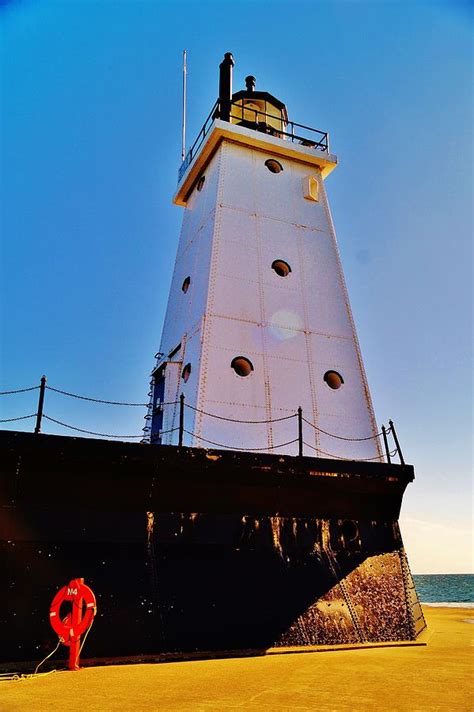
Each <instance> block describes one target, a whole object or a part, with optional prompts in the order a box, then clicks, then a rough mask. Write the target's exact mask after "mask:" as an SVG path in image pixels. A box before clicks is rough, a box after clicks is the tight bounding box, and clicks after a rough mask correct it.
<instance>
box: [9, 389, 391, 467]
mask: <svg viewBox="0 0 474 712" xmlns="http://www.w3.org/2000/svg"><path fill="white" fill-rule="evenodd" d="M47 390H49V391H51V392H53V393H56V394H59V395H62V396H66V397H68V398H76V399H80V400H83V401H89V402H92V403H99V404H103V405H109V406H126V407H140V408H148V407H149V404H146V403H135V402H129V401H117V400H106V399H103V398H94V397H92V396H83V395H79V394H77V393H72V392H70V391H66V390H63V389H60V388H54V387H53V386H49V385H47V381H46V376H42V378H41V380H40V383H39V385H37V386H31V387H29V388H18V389H16V390H8V391H0V396H12V395H18V394H23V393H27V392H30V391H39V394H38V395H39V397H38V405H37V410H36V412H34V413H30V414H27V415H20V416H16V417H9V418H2V419H0V423H13V422H16V421H22V420H27V419H29V418H36V424H35V428H34V432H35V434H37V435H40V434H41V428H42V423H43V419H44V420H47V421H49V422H51V423H55V424H56V425H59V426H61V427H63V428H67V429H68V430H73V431H75V432H78V433H83V434H87V435H93V436H94V437H99V438H112V439H117V440H129V439H138V440H140V441H141V442H142V443H144V444H152V445H153V444H159V443H161V438H162V436H163V435H168V434H171V433H176V432H177V433H178V436H177V440H178V444H177V446H178V447H182V446H183V444H184V435H185V434H186V435H189V436H190V437H192V438H194V439H195V440H197V441H199V442H200V443H201V442H202V443H205V444H207V445H212V446H214V447H218V448H224V449H229V450H241V451H244V452H253V451H255V452H264V451H274V450H278V449H280V448H282V447H286V446H288V445H293V444H295V443H298V456H299V457H302V456H303V455H304V447H306V448H309V449H310V450H312V451H314V452H315V453H316V456H317V457H321V456H322V457H330V458H334V459H338V460H347V459H353V458H347V457H341V456H339V455H336V454H334V453H330V452H326V451H325V450H322V449H320V448H318V447H315V446H314V445H311V443H309V442H307V440H305V433H304V425H306V426H307V428H310V429H312V430H314V431H315V432H317V433H321V434H323V435H326V436H327V437H330V438H334V439H335V440H342V441H345V442H353V443H355V442H365V441H369V440H377V439H379V438H382V439H383V444H384V449H385V457H386V460H387V463H388V464H391V462H392V458H393V457H394V456H395V455H398V457H399V460H400V464H401V465H405V460H404V458H403V454H402V451H401V448H400V443H399V440H398V437H397V432H396V430H395V426H394V424H393V421H392V420H389V421H388V422H389V427H388V428H385V426H384V425H382V428H381V430H380V432H377V433H375V434H374V435H369V436H366V437H352V436H343V435H337V434H335V433H330V432H328V431H327V430H324V429H323V428H320V427H319V426H317V425H315V424H314V423H312V422H311V421H310V420H307V419H306V418H305V417H304V415H303V410H302V408H301V407H299V408H298V409H297V411H296V412H295V413H291V414H288V415H284V416H280V417H277V418H268V419H265V420H243V419H239V418H229V417H227V416H224V415H220V414H218V413H210V412H208V411H205V410H201V409H199V408H196V407H195V406H193V405H191V404H190V403H186V401H185V397H184V395H183V394H181V396H180V397H179V399H178V400H176V401H169V402H158V403H157V404H156V406H155V410H162V409H163V408H165V407H169V406H173V407H174V408H176V407H178V425H176V426H174V427H172V428H169V429H167V430H159V431H158V432H156V433H152V432H151V427H150V426H149V425H147V426H146V427H145V428H143V430H144V431H145V434H144V435H143V434H141V435H135V434H133V435H116V434H112V433H103V432H96V431H93V430H89V429H86V428H80V427H78V426H76V425H71V424H70V423H65V422H64V421H62V420H59V419H57V418H53V417H52V416H50V415H48V414H46V413H45V412H44V402H45V395H46V391H47ZM186 409H188V410H189V411H194V412H195V413H198V414H200V415H202V416H205V417H208V418H213V419H216V420H222V421H227V422H232V423H240V424H245V425H257V424H272V423H278V422H282V421H289V420H292V419H296V421H297V423H296V428H295V437H294V438H293V439H290V440H288V441H286V442H283V443H279V444H276V445H274V444H271V445H269V444H267V445H265V446H262V447H241V446H237V445H233V444H230V443H220V442H216V441H214V440H209V439H207V438H204V437H202V436H201V435H200V434H198V433H195V432H193V431H191V430H189V429H187V427H186V415H185V413H186ZM152 417H153V415H152V414H150V413H147V415H145V419H146V420H150V419H152ZM389 435H391V436H392V438H393V442H394V445H395V447H394V448H393V449H390V447H389V441H388V436H389ZM157 441H159V442H158V443H157ZM355 459H357V460H358V461H359V460H360V461H370V460H374V461H376V460H379V461H380V460H381V459H382V456H381V455H376V456H375V457H369V458H355Z"/></svg>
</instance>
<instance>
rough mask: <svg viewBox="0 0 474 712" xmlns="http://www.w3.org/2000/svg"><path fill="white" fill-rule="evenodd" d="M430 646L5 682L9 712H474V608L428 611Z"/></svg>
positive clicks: (98, 670)
mask: <svg viewBox="0 0 474 712" xmlns="http://www.w3.org/2000/svg"><path fill="white" fill-rule="evenodd" d="M424 612H425V616H426V619H427V623H428V630H427V631H426V632H425V633H424V634H423V640H424V641H425V642H426V645H424V646H409V647H400V646H398V647H379V648H367V649H357V650H349V649H348V650H338V651H329V652H308V653H302V654H280V655H269V656H264V657H258V658H239V659H237V658H233V659H225V660H203V661H187V662H175V663H163V664H158V665H156V664H155V665H150V664H146V665H142V664H140V665H120V666H119V665H114V666H107V667H93V668H85V669H83V670H81V671H79V672H75V673H69V672H55V673H51V674H48V675H45V676H41V677H37V678H32V679H26V680H19V681H14V682H2V683H0V709H1V710H2V712H20V711H21V712H46V711H47V712H64V711H65V710H67V712H85V711H86V712H116V711H117V712H154V711H155V710H160V711H161V710H163V711H166V712H228V711H229V712H230V710H260V711H261V712H270V710H271V711H272V712H274V711H275V710H278V712H284V711H286V710H297V711H305V712H306V711H307V712H310V711H311V712H315V711H316V710H318V711H321V710H323V711H326V710H327V711H329V710H331V711H332V712H339V711H346V710H351V711H357V712H358V711H360V712H367V711H372V710H377V711H380V710H394V711H395V710H404V711H405V710H406V711H407V712H408V711H410V712H417V711H421V710H423V711H424V710H430V712H431V711H436V710H449V711H450V712H453V711H458V710H463V711H464V710H465V711H466V712H467V711H468V710H472V709H474V692H473V690H474V685H473V682H474V676H473V670H474V666H473V656H472V642H473V637H474V635H473V634H474V627H473V626H472V625H469V622H470V623H474V612H473V610H472V609H465V608H435V607H424Z"/></svg>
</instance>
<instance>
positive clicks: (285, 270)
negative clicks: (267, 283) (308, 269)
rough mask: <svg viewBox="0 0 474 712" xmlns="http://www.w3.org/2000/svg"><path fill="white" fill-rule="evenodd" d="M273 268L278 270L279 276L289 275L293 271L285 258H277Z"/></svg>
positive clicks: (275, 270)
mask: <svg viewBox="0 0 474 712" xmlns="http://www.w3.org/2000/svg"><path fill="white" fill-rule="evenodd" d="M272 270H273V271H274V272H276V273H277V275H278V276H279V277H288V275H289V274H290V272H291V267H290V265H289V264H288V262H285V261H284V260H275V261H274V262H272Z"/></svg>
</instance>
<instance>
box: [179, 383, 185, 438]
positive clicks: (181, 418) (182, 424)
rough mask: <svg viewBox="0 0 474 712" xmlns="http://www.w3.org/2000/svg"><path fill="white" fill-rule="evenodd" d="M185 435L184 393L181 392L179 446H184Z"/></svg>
mask: <svg viewBox="0 0 474 712" xmlns="http://www.w3.org/2000/svg"><path fill="white" fill-rule="evenodd" d="M183 435H184V393H181V395H180V397H179V439H178V447H183Z"/></svg>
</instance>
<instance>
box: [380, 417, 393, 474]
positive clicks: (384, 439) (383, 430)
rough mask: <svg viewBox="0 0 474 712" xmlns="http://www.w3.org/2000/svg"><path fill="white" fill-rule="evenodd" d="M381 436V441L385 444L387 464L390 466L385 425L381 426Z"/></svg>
mask: <svg viewBox="0 0 474 712" xmlns="http://www.w3.org/2000/svg"><path fill="white" fill-rule="evenodd" d="M382 435H383V441H384V443H385V454H386V455H387V462H388V464H389V465H390V464H391V462H392V461H391V459H390V450H389V449H388V440H387V431H386V429H385V425H382Z"/></svg>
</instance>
